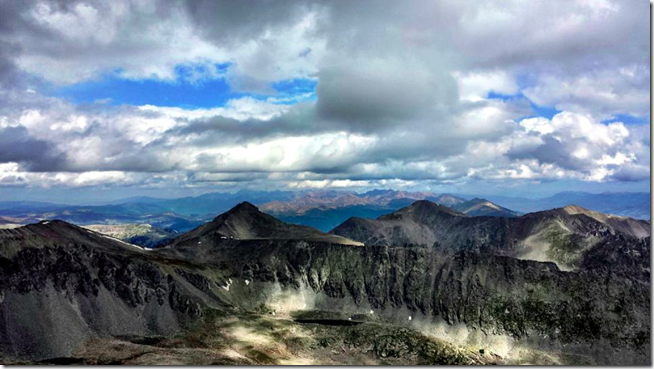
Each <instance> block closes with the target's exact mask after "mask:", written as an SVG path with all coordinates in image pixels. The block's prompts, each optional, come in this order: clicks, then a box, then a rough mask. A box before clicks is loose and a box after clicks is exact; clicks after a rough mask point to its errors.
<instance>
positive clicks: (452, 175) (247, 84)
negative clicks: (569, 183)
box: [0, 0, 650, 188]
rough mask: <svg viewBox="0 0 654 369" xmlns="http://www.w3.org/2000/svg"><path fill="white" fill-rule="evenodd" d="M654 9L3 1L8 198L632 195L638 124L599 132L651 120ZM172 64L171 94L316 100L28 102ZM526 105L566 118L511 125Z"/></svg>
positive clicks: (639, 158)
mask: <svg viewBox="0 0 654 369" xmlns="http://www.w3.org/2000/svg"><path fill="white" fill-rule="evenodd" d="M647 11H648V8H646V6H644V5H640V4H639V5H637V6H636V5H633V6H626V5H625V4H623V3H620V2H616V1H610V0H595V1H581V0H579V1H566V2H544V1H543V2H535V3H526V2H523V1H507V0H502V1H495V0H487V1H484V2H483V3H481V4H475V6H471V5H470V4H469V3H466V2H460V1H439V2H420V3H415V4H411V5H407V4H406V3H401V2H395V1H391V2H382V1H372V2H365V1H361V2H341V3H318V2H304V1H302V2H295V3H283V4H282V3H274V4H269V6H268V7H266V8H265V9H264V8H263V7H252V6H251V4H249V3H247V2H238V3H223V2H213V1H209V2H201V1H197V2H179V3H178V2H175V3H170V2H163V1H155V0H153V1H127V0H125V1H115V2H114V1H112V2H110V3H97V2H90V1H77V2H68V3H52V2H38V1H35V2H31V1H25V2H13V3H8V2H7V3H2V4H0V51H1V52H2V53H0V85H1V86H2V87H3V88H2V89H0V101H2V102H0V143H5V142H6V143H7V144H6V145H5V150H2V148H0V159H2V161H4V164H2V163H0V181H2V183H4V184H5V185H34V184H39V183H41V184H43V185H45V186H50V185H61V186H74V187H80V186H99V185H116V186H121V185H130V186H132V185H138V186H154V185H158V184H160V183H164V182H166V181H168V183H179V184H181V185H185V186H186V185H188V186H192V185H194V183H227V182H230V183H238V182H248V181H251V182H253V183H267V184H269V183H283V184H284V186H291V187H296V188H310V187H317V188H319V187H321V186H322V187H354V188H357V187H365V186H377V185H384V186H388V185H393V186H412V185H414V184H415V183H416V181H440V182H443V183H459V182H461V181H467V180H470V181H473V180H477V179H498V180H500V179H502V178H503V179H507V180H509V179H534V180H538V179H569V178H573V179H581V180H588V181H611V180H616V181H617V180H620V181H630V180H641V179H643V178H647V177H649V151H650V143H649V139H645V138H644V136H645V134H649V132H648V131H647V130H648V129H649V126H648V125H643V126H640V127H634V126H627V125H625V124H623V123H620V122H614V123H610V124H603V123H601V121H602V120H604V119H607V118H610V117H613V116H615V115H617V114H631V115H637V116H644V115H646V114H648V113H649V76H650V71H649V52H648V50H649V36H648V35H647V34H644V31H648V26H649V18H648V17H647V15H648V14H649V13H646V12H647ZM543 25H547V26H543ZM89 29H93V30H94V32H89ZM216 63H229V64H230V67H229V68H228V71H227V72H224V70H222V69H218V68H216ZM180 66H185V67H188V68H190V69H189V73H187V74H186V75H185V76H184V77H181V78H184V79H186V81H182V82H188V83H194V82H198V81H202V80H203V79H213V78H226V79H227V81H228V82H229V83H230V85H231V87H232V88H233V89H234V90H236V91H247V92H259V93H266V94H269V93H272V90H271V83H272V82H275V81H280V80H289V79H294V78H309V79H312V80H314V81H316V82H317V91H316V95H315V97H316V100H315V101H313V97H314V95H313V94H312V93H307V92H306V91H303V92H302V93H299V94H296V95H289V96H286V95H278V96H273V97H270V98H267V99H265V100H264V99H261V98H253V97H248V96H245V97H240V98H235V99H232V100H230V101H228V102H227V104H226V105H225V106H222V107H216V108H210V109H194V110H189V109H183V108H179V107H161V106H152V105H146V106H128V105H124V106H120V107H116V106H111V105H108V104H107V103H102V102H98V103H93V104H88V105H85V106H74V105H71V104H69V103H67V102H65V101H63V100H61V99H56V98H50V97H45V96H43V95H41V93H42V91H46V90H47V89H42V88H41V89H40V88H39V87H36V86H31V85H30V84H31V83H32V81H33V79H32V77H33V76H34V75H36V76H40V77H42V78H44V79H45V80H46V82H49V83H55V84H71V83H77V82H83V81H89V80H93V79H96V78H99V77H100V76H102V75H104V74H107V73H110V74H111V73H113V74H116V75H118V76H119V77H121V78H128V79H147V78H153V79H160V80H166V81H173V80H175V79H177V78H180V76H179V75H178V74H177V73H176V70H177V69H178V68H179V67H180ZM26 76H27V77H29V78H27V77H26ZM16 81H19V82H20V83H18V82H16ZM26 81H29V83H27V82H26ZM26 84H27V85H29V86H27V85H26ZM14 85H16V86H18V87H20V88H17V89H16V91H14V90H13V89H11V88H9V87H11V86H14ZM525 86H526V87H525ZM28 90H29V92H28ZM40 91H41V92H40ZM489 92H495V93H498V94H505V95H519V94H520V93H522V94H523V95H524V96H526V98H514V99H510V100H507V101H500V100H492V99H488V98H487V96H488V94H489ZM531 102H533V103H535V104H537V105H542V106H549V107H555V108H557V109H559V110H562V111H563V112H562V113H560V114H558V115H556V116H554V117H553V118H552V119H547V118H544V117H534V118H527V119H522V118H524V117H527V116H533V115H534V112H533V111H532V110H531V107H530V103H531ZM280 103H284V104H280ZM643 127H646V129H644V128H643ZM645 131H647V132H645ZM10 135H13V136H12V137H10V138H9V136H10ZM2 140H4V141H2ZM11 143H14V144H15V145H21V146H23V150H17V149H15V148H11V147H10V146H11ZM26 146H30V149H29V150H27V149H25V147H26Z"/></svg>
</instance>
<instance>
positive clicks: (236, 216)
mask: <svg viewBox="0 0 654 369" xmlns="http://www.w3.org/2000/svg"><path fill="white" fill-rule="evenodd" d="M189 239H198V240H199V241H198V242H201V240H203V239H208V240H210V241H215V240H220V239H237V240H239V239H244V240H251V239H302V240H309V241H321V242H331V243H338V244H345V245H358V246H361V245H362V244H361V243H360V242H355V241H352V240H350V239H347V238H345V237H341V236H337V235H332V234H327V233H323V232H320V231H318V230H315V229H313V228H310V227H306V226H301V225H295V224H287V223H284V222H282V221H280V220H279V219H277V218H275V217H273V216H270V215H268V214H265V213H263V212H261V211H260V210H259V209H258V208H257V207H256V206H254V205H252V204H250V203H249V202H243V203H240V204H238V205H237V206H235V207H234V208H232V209H231V210H229V211H228V212H226V213H223V214H221V215H219V216H217V217H216V218H215V219H214V220H212V221H211V222H209V223H206V224H204V225H202V226H200V227H198V228H196V229H194V230H192V231H190V232H188V233H186V234H184V235H182V236H181V237H179V238H178V239H175V240H174V241H173V243H180V242H184V241H186V240H189Z"/></svg>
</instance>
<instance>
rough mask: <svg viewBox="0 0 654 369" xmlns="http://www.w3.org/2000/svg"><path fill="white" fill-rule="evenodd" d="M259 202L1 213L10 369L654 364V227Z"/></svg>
mask: <svg viewBox="0 0 654 369" xmlns="http://www.w3.org/2000/svg"><path fill="white" fill-rule="evenodd" d="M247 195H248V194H247V193H245V192H243V193H240V195H238V194H236V195H235V194H232V195H217V194H210V195H205V197H204V199H203V200H195V198H186V199H174V200H163V199H151V198H145V199H144V198H139V199H136V200H130V201H125V202H120V203H115V204H106V205H100V206H95V207H89V206H83V207H82V206H77V207H72V206H65V205H52V204H43V203H22V204H16V203H14V204H7V203H5V204H3V206H0V212H1V213H2V214H3V218H2V219H4V223H5V225H4V226H3V227H2V229H0V357H1V358H2V360H1V362H2V363H3V364H111V365H115V364H130V365H138V364H143V365H152V364H168V365H170V364H176V365H185V364H196V365H209V364H238V365H246V364H304V365H306V364H321V365H333V364H349V365H363V364H412V365H420V364H466V365H471V364H506V365H513V364H542V365H552V364H569V365H589V364H602V365H615V364H622V365H650V364H651V353H650V345H651V339H650V332H651V322H650V320H651V315H650V286H651V284H650V234H651V233H650V228H651V224H650V221H649V220H641V219H635V218H629V217H625V216H621V215H619V214H605V213H602V212H599V211H598V210H596V209H588V208H586V207H582V206H579V205H577V204H573V203H570V204H566V205H565V206H561V207H556V208H552V209H540V210H539V211H532V212H528V213H524V212H523V211H521V210H520V209H518V210H514V209H510V208H509V207H505V205H500V204H497V203H495V202H491V201H489V200H487V199H482V198H476V197H472V196H469V197H463V196H454V195H436V194H432V193H403V192H401V191H385V190H384V191H381V190H375V191H370V192H368V193H364V194H357V193H349V192H338V191H326V192H308V193H307V192H305V193H267V195H266V194H262V193H260V194H251V195H253V196H252V199H251V201H252V202H253V203H255V204H258V205H259V206H258V207H257V206H255V205H253V204H252V203H251V202H248V201H244V200H247V199H243V197H246V196H247ZM221 196H222V197H221ZM597 196H599V195H597ZM211 201H213V203H212V202H211ZM237 201H238V202H237ZM234 202H236V203H234ZM507 203H508V201H507ZM194 204H195V205H194ZM197 204H202V205H201V206H200V205H197ZM212 204H213V205H215V209H214V210H211V208H210V207H211V206H212ZM225 204H231V206H230V207H229V208H227V209H223V207H224V206H225ZM604 205H606V204H604ZM643 205H644V204H643ZM647 206H649V195H648V202H647ZM201 207H202V209H200V208H201ZM633 208H634V207H630V209H632V210H633ZM146 209H147V210H146ZM217 209H220V211H217ZM144 211H145V212H147V215H144V213H143V212H144ZM630 211H631V210H630ZM212 212H213V217H209V219H206V218H207V217H208V216H207V214H211V213H212ZM217 213H220V214H217ZM83 214H86V215H88V214H97V215H98V216H95V215H94V216H89V217H88V218H83ZM307 214H309V215H310V216H307ZM216 215H217V216H216ZM303 217H305V218H303ZM343 217H346V218H345V219H342V218H343ZM62 219H63V220H62ZM107 219H109V220H110V221H107ZM119 220H121V221H119ZM334 222H336V223H335V224H333V223H334ZM24 223H29V224H24ZM73 223H78V224H77V225H75V224H73ZM144 224H147V225H144ZM316 224H320V226H316ZM331 224H333V226H331ZM180 225H183V226H180ZM310 225H314V227H311V226H310ZM326 227H329V229H326ZM317 228H318V229H317ZM325 231H328V232H325Z"/></svg>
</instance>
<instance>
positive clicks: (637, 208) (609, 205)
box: [486, 192, 650, 219]
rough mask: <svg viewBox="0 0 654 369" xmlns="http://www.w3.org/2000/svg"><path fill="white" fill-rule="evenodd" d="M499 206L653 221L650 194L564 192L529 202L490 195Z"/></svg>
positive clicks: (519, 198) (525, 210)
mask: <svg viewBox="0 0 654 369" xmlns="http://www.w3.org/2000/svg"><path fill="white" fill-rule="evenodd" d="M486 198H487V199H488V200H490V201H493V202H494V203H496V204H499V205H502V206H506V207H507V208H510V209H513V210H517V211H521V212H524V213H529V212H533V211H539V210H547V209H552V208H559V207H564V206H567V205H577V206H581V207H584V208H586V209H589V210H594V211H599V212H601V213H605V214H613V215H620V216H625V217H630V218H636V219H650V194H649V193H646V192H605V193H598V194H593V193H587V192H560V193H557V194H556V195H554V196H550V197H546V198H540V199H528V198H521V197H504V196H486Z"/></svg>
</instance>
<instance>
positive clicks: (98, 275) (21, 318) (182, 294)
mask: <svg viewBox="0 0 654 369" xmlns="http://www.w3.org/2000/svg"><path fill="white" fill-rule="evenodd" d="M188 267H189V266H188V265H184V264H183V263H179V262H177V261H171V260H166V259H165V258H164V259H162V258H160V257H156V256H153V255H151V254H150V252H149V251H146V250H145V249H143V248H140V247H137V246H134V245H129V244H126V243H124V242H121V241H119V240H116V239H112V238H110V237H108V236H104V235H101V234H99V233H95V232H92V231H89V230H86V229H83V228H80V227H77V226H74V225H71V224H68V223H65V222H61V221H51V222H48V221H45V222H41V223H38V224H32V225H28V226H24V227H20V228H16V229H11V230H0V357H3V358H5V359H11V358H21V359H43V358H49V357H61V356H67V355H69V354H70V353H71V352H72V351H73V350H74V349H76V348H77V347H78V346H79V345H80V344H81V343H82V342H84V341H85V340H87V339H89V338H92V337H107V336H113V335H121V334H141V335H145V334H171V333H174V332H175V331H177V330H179V329H180V327H182V326H184V325H185V324H186V323H187V322H189V321H191V320H193V319H195V318H196V317H197V316H199V315H201V313H202V309H204V308H206V307H207V306H214V307H219V306H221V302H220V301H219V300H218V299H213V300H210V299H207V298H206V297H205V296H203V294H202V293H200V292H199V291H197V289H195V288H193V287H192V286H191V285H190V284H189V283H188V281H186V280H185V279H184V277H183V275H184V273H185V270H187V269H186V268H188ZM209 301H211V303H210V304H208V303H207V302H209Z"/></svg>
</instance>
